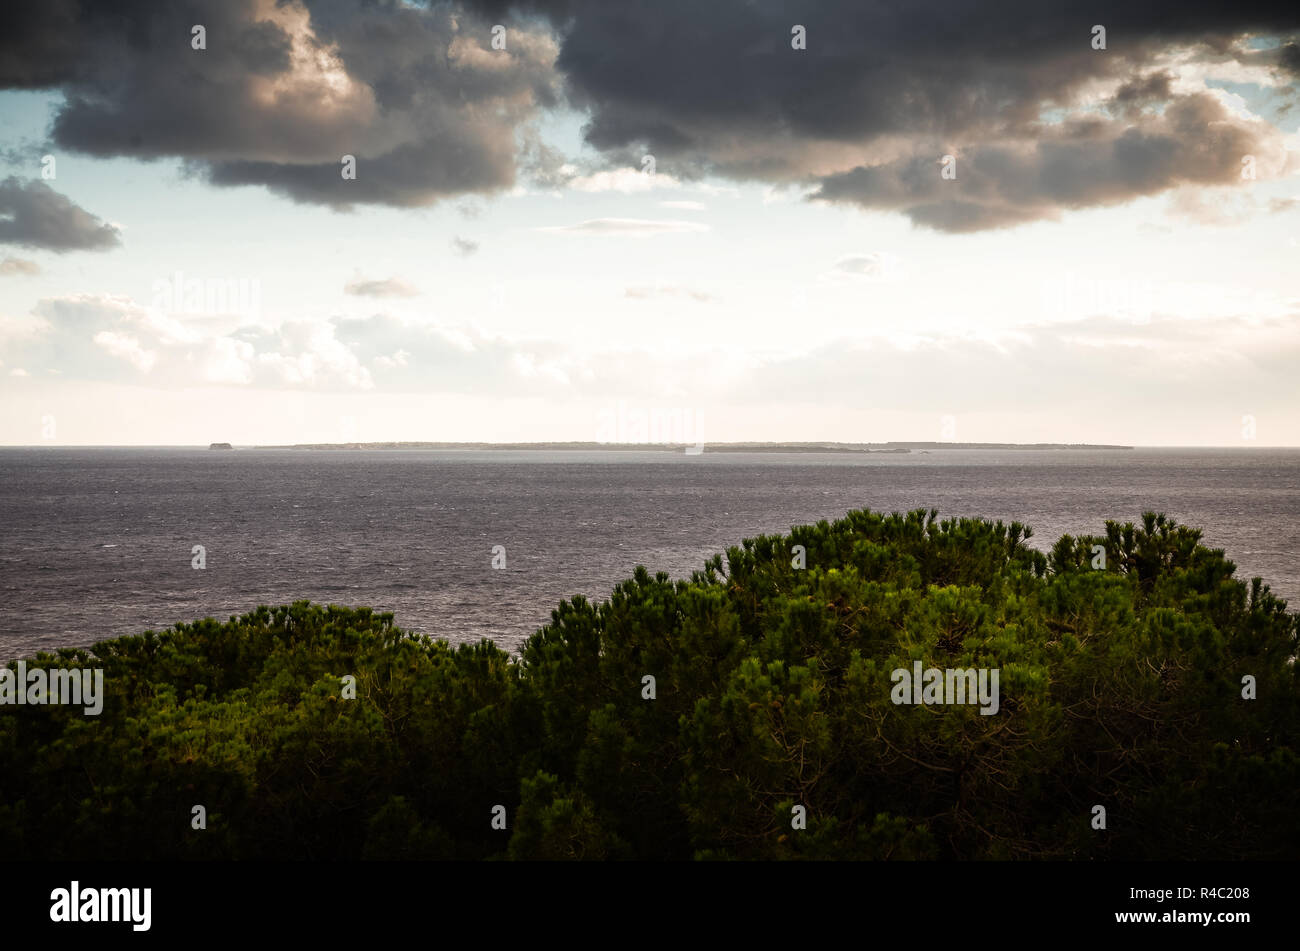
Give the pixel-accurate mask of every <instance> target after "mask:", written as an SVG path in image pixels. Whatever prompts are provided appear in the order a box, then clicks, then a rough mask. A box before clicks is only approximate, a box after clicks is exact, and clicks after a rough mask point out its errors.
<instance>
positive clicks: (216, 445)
mask: <svg viewBox="0 0 1300 951" xmlns="http://www.w3.org/2000/svg"><path fill="white" fill-rule="evenodd" d="M208 448H209V449H234V448H235V447H234V446H232V445H230V443H228V442H214V443H213V444H212V445H210V446H209V447H208Z"/></svg>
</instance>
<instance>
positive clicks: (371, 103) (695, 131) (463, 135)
mask: <svg viewBox="0 0 1300 951" xmlns="http://www.w3.org/2000/svg"><path fill="white" fill-rule="evenodd" d="M195 22H202V23H204V24H205V25H206V26H207V28H208V44H207V49H206V50H205V51H202V52H197V51H194V50H191V49H190V43H189V37H190V26H191V24H193V23H195ZM497 23H500V24H503V25H505V26H506V27H507V49H506V50H504V51H498V50H492V49H491V42H490V41H491V33H490V31H491V27H492V25H494V24H497ZM795 24H799V25H801V26H803V27H805V28H806V30H807V48H806V49H805V50H794V49H792V48H791V42H790V41H791V28H792V27H793V26H794V25H795ZM1095 24H1100V25H1103V26H1104V27H1105V28H1106V30H1107V36H1106V40H1107V44H1106V49H1105V50H1101V51H1099V50H1094V49H1093V48H1092V46H1091V40H1092V28H1093V26H1094V25H1095ZM1298 30H1300V6H1298V5H1296V4H1294V3H1287V4H1268V3H1260V2H1251V0H1246V2H1242V3H1235V4H1223V3H1221V2H1217V0H1216V2H1209V0H1197V2H1190V3H1187V2H1182V3H1172V2H1167V0H1166V2H1153V0H1137V2H1134V0H1089V2H1087V3H1084V2H1082V0H1071V2H1066V3H1065V4H1063V5H1061V4H1043V3H1041V2H1039V0H1010V2H1004V3H999V4H996V5H993V4H988V3H982V2H975V0H912V2H908V3H892V4H881V3H862V2H860V0H809V2H804V3H799V4H786V3H776V2H755V0H715V2H710V3H707V4H703V3H699V2H698V0H661V2H655V3H609V2H604V0H555V2H548V0H538V2H531V3H507V2H500V0H488V2H462V3H450V4H449V3H438V4H432V5H430V6H428V7H427V8H425V7H416V6H414V5H407V4H405V3H401V2H373V3H367V4H357V3H354V2H351V0H305V3H302V4H299V3H273V2H272V0H231V2H220V3H218V2H216V0H200V2H195V3H190V4H184V5H178V4H165V5H155V4H144V3H125V2H91V0H48V2H46V3H42V4H29V5H24V6H23V9H22V10H21V11H18V12H16V13H15V14H14V15H13V16H12V17H11V19H10V21H9V22H7V23H6V30H5V34H4V36H3V37H2V38H0V88H2V87H4V86H9V87H20V88H38V87H57V88H60V89H61V90H62V91H63V93H64V94H65V97H66V104H65V105H64V107H63V108H62V110H61V111H60V112H59V114H58V116H57V118H56V121H55V122H54V126H53V133H54V137H55V140H56V142H57V144H59V145H62V146H64V147H68V148H74V149H79V150H81V151H85V152H90V153H93V154H100V155H136V156H139V157H142V158H151V157H157V156H163V155H167V156H182V157H184V158H187V159H190V160H192V161H193V162H194V163H195V165H196V167H198V168H199V169H200V170H201V171H202V172H203V173H204V174H206V175H208V176H209V177H210V180H211V181H212V182H214V183H215V184H218V185H245V184H248V185H256V184H262V185H266V186H268V187H270V188H272V189H273V190H276V191H279V192H281V193H283V194H286V195H288V196H290V197H291V198H294V199H295V200H299V201H305V202H313V203H323V204H328V205H333V206H336V207H345V206H348V205H352V204H359V203H383V204H389V205H397V206H404V207H405V206H418V205H423V204H428V203H430V202H433V201H436V200H438V199H440V198H444V197H448V196H453V195H459V194H465V193H470V192H478V193H484V194H486V193H491V192H493V191H496V190H500V189H502V188H505V187H508V186H509V185H512V184H513V183H514V181H515V178H516V177H517V176H518V175H519V174H520V173H521V172H522V173H525V174H529V175H532V176H533V177H535V178H538V179H539V180H542V181H544V182H547V183H550V184H551V185H554V186H560V185H562V184H563V183H564V177H565V176H564V174H562V170H563V169H565V168H567V167H568V163H567V162H566V160H565V159H564V157H563V156H561V155H559V154H558V153H555V152H554V150H553V149H550V148H549V147H548V146H546V145H545V144H544V143H540V142H539V141H537V139H536V137H535V135H533V133H532V132H531V130H530V126H529V122H530V120H531V119H532V118H534V117H535V115H536V114H537V113H538V111H539V110H541V109H545V108H547V107H549V106H552V105H554V104H556V103H558V102H559V101H560V100H561V97H562V96H563V98H564V99H566V100H567V101H568V102H569V103H571V104H573V105H575V106H577V107H579V108H581V109H583V110H585V111H586V112H587V114H588V116H589V121H588V123H587V125H586V127H585V129H584V134H585V137H586V139H587V141H588V142H589V143H590V144H592V145H593V146H595V147H597V148H598V149H600V150H602V152H603V153H604V154H605V156H606V158H607V159H608V160H609V161H610V162H611V163H625V164H632V165H634V166H635V165H638V164H639V161H640V157H641V154H642V153H643V152H645V151H649V152H650V153H652V154H654V155H655V156H656V159H657V162H658V168H659V170H660V171H661V172H665V173H669V174H672V175H673V176H674V177H676V178H678V179H689V178H692V177H698V176H701V175H705V174H714V175H721V176H725V177H731V178H734V179H752V180H759V181H764V182H773V183H802V184H805V185H809V186H813V187H814V188H818V186H820V187H819V189H818V190H817V192H816V197H817V198H819V199H821V200H823V201H837V202H846V203H851V204H857V205H862V206H865V207H872V208H885V209H898V210H901V211H903V212H904V213H906V214H908V215H909V216H910V217H911V218H912V220H913V221H916V222H917V223H920V224H925V225H928V226H931V227H935V228H939V229H943V230H951V231H963V230H977V229H981V228H985V227H998V226H1001V225H1008V224H1016V223H1020V222H1025V221H1032V220H1036V219H1039V218H1044V217H1053V216H1055V215H1057V214H1059V213H1060V212H1061V211H1062V210H1064V209H1067V208H1079V207H1087V206H1090V205H1094V204H1107V203H1111V202H1118V201H1123V200H1126V199H1129V198H1133V197H1137V196H1140V195H1148V194H1154V193H1157V192H1160V191H1162V190H1165V189H1168V188H1172V187H1175V186H1177V185H1179V184H1188V183H1193V184H1194V183H1210V182H1219V181H1222V180H1223V178H1222V176H1223V175H1225V174H1226V169H1227V163H1228V159H1229V158H1233V156H1231V155H1230V150H1232V149H1240V150H1242V151H1240V152H1238V154H1237V156H1235V158H1237V159H1239V158H1240V155H1241V154H1243V153H1252V154H1258V153H1262V152H1264V151H1266V150H1268V149H1271V148H1274V147H1275V146H1277V144H1278V143H1277V138H1276V136H1274V135H1273V133H1274V132H1275V130H1273V129H1271V127H1268V126H1267V125H1265V124H1262V123H1249V122H1246V121H1244V120H1241V119H1239V118H1237V117H1235V116H1226V115H1224V114H1223V113H1222V110H1220V111H1219V112H1216V111H1215V110H1214V109H1212V108H1210V106H1209V105H1207V104H1206V103H1205V102H1204V101H1203V100H1202V99H1201V98H1200V97H1196V96H1192V95H1190V94H1189V92H1188V90H1187V89H1185V88H1184V89H1182V90H1181V92H1178V91H1176V87H1175V80H1176V79H1177V76H1176V75H1175V74H1174V73H1171V72H1170V67H1169V65H1168V63H1167V62H1165V61H1162V59H1161V54H1164V53H1167V52H1168V51H1170V50H1171V49H1173V48H1175V47H1177V48H1180V49H1182V50H1184V51H1190V55H1191V57H1192V59H1194V60H1195V59H1199V60H1201V61H1204V62H1218V63H1223V62H1225V61H1235V62H1236V63H1238V64H1240V65H1241V66H1243V67H1248V66H1254V67H1260V66H1262V67H1266V68H1267V69H1269V70H1272V71H1273V72H1274V73H1275V74H1276V75H1279V76H1284V75H1287V74H1288V73H1289V75H1291V76H1292V77H1294V76H1295V75H1296V67H1297V62H1298V59H1300V54H1297V53H1296V48H1297V47H1296V45H1295V40H1296V35H1297V31H1298ZM1249 35H1267V36H1270V37H1274V38H1276V39H1277V40H1278V42H1279V44H1280V45H1278V46H1276V47H1274V48H1272V49H1252V48H1249V47H1247V46H1245V45H1244V44H1243V43H1242V40H1243V38H1244V37H1246V36H1249ZM1084 107H1087V108H1088V109H1089V110H1090V113H1089V116H1090V117H1089V118H1086V119H1085V118H1082V117H1081V114H1080V113H1079V110H1080V109H1082V108H1084ZM1171 110H1181V111H1182V113H1183V114H1184V115H1190V116H1193V117H1194V118H1196V119H1197V120H1198V121H1201V122H1202V124H1201V125H1200V126H1199V127H1196V128H1176V129H1175V128H1171V127H1170V123H1169V122H1168V121H1167V120H1166V118H1165V115H1164V114H1165V113H1166V112H1168V111H1171ZM1048 117H1051V118H1048ZM1225 125H1226V128H1224V127H1223V126H1225ZM945 153H952V154H957V155H958V156H959V158H961V159H964V160H965V161H964V162H963V166H962V170H963V171H965V172H968V173H969V174H968V175H967V176H966V177H962V176H960V175H959V178H958V180H957V181H956V182H951V183H943V184H947V185H951V186H953V187H950V188H947V189H945V190H943V191H937V190H936V189H937V187H938V183H939V182H940V180H939V179H938V177H937V171H936V169H935V168H934V167H933V165H932V164H931V163H933V162H934V161H935V160H937V158H938V157H939V156H940V155H942V154H945ZM343 155H355V156H356V157H357V160H358V168H357V177H356V180H355V181H345V180H343V179H342V177H341V175H340V166H339V163H340V159H341V157H342V156H343ZM931 173H934V174H933V175H932V174H931ZM927 177H928V178H932V179H933V180H932V181H926V180H925V179H927Z"/></svg>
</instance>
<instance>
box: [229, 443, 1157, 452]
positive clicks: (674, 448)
mask: <svg viewBox="0 0 1300 951" xmlns="http://www.w3.org/2000/svg"><path fill="white" fill-rule="evenodd" d="M220 446H224V447H225V448H227V449H229V448H230V446H229V444H228V443H213V444H212V448H213V449H216V448H218V447H220ZM253 448H255V449H501V450H553V451H554V450H578V449H587V450H603V451H607V452H610V451H612V452H683V451H684V450H686V449H688V448H695V447H694V446H692V445H690V444H687V443H606V442H344V443H296V444H294V445H291V446H255V447H253ZM1132 448H1133V447H1132V446H1109V445H1097V444H1093V443H1055V442H1038V443H1010V442H879V443H861V442H725V443H708V444H707V445H706V446H705V450H706V451H708V452H855V453H907V452H912V451H914V450H923V451H927V452H928V451H929V450H932V449H1132Z"/></svg>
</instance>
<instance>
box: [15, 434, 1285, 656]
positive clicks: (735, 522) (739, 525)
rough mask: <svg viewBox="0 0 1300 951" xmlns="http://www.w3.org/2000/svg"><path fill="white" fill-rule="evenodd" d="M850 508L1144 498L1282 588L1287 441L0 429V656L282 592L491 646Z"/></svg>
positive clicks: (1069, 522)
mask: <svg viewBox="0 0 1300 951" xmlns="http://www.w3.org/2000/svg"><path fill="white" fill-rule="evenodd" d="M856 508H871V509H875V510H881V511H887V512H888V511H907V510H910V509H915V508H927V509H928V508H937V509H938V510H939V512H940V515H941V517H946V516H957V515H971V516H981V517H985V518H990V519H1001V520H1003V521H1007V522H1009V521H1013V520H1015V521H1020V522H1023V523H1026V524H1028V525H1030V526H1031V527H1032V528H1033V529H1034V532H1035V535H1034V537H1033V538H1032V539H1031V541H1030V544H1032V545H1034V546H1036V547H1038V548H1040V549H1043V550H1046V549H1047V548H1049V547H1050V546H1051V544H1052V543H1053V542H1054V541H1055V540H1056V539H1057V538H1058V537H1059V536H1060V535H1061V534H1063V533H1067V532H1068V533H1071V534H1080V533H1089V532H1101V531H1102V530H1103V526H1104V523H1105V521H1106V519H1108V518H1113V519H1117V520H1120V521H1138V520H1140V517H1141V514H1142V512H1143V511H1146V510H1155V511H1162V512H1165V513H1166V514H1168V515H1170V516H1172V517H1173V518H1175V519H1176V520H1178V521H1179V522H1182V523H1184V524H1188V525H1193V526H1197V527H1200V528H1202V529H1203V530H1204V538H1203V541H1204V542H1205V543H1206V544H1208V545H1210V546H1211V547H1214V548H1222V549H1224V550H1225V551H1226V553H1227V555H1228V557H1229V558H1231V559H1232V560H1233V561H1234V562H1235V563H1236V564H1237V567H1238V575H1239V576H1241V577H1244V578H1250V577H1251V576H1254V575H1259V576H1261V577H1263V579H1264V581H1265V582H1266V583H1267V584H1268V585H1269V586H1270V587H1271V588H1272V590H1273V592H1274V593H1275V594H1278V595H1279V596H1281V597H1284V598H1286V599H1288V601H1289V602H1291V604H1292V605H1293V606H1300V567H1298V566H1300V557H1298V556H1300V450H1285V449H1283V450H1275V449H1257V450H1245V449H1243V450H1230V449H1223V450H1206V449H1194V450H1191V449H1188V450H1182V449H1137V450H1128V451H1125V450H1087V451H1084V450H1070V451H1050V450H1043V451H1031V450H935V451H931V452H929V453H926V454H922V453H919V452H912V453H910V454H907V455H849V454H839V453H835V454H793V453H792V454H755V453H721V452H714V453H710V452H708V451H706V452H705V453H704V454H702V455H699V456H685V455H676V454H667V453H657V452H626V451H617V452H598V451H569V452H523V451H520V452H504V451H495V452H493V451H410V450H390V451H381V450H375V451H323V452H322V451H317V452H313V451H302V450H235V451H233V452H217V451H209V450H207V449H174V448H166V449H136V448H131V449H74V448H12V449H0V659H4V660H8V659H12V658H15V657H20V656H29V655H30V654H32V653H33V652H35V651H36V650H38V649H47V650H48V649H53V648H55V647H60V646H74V645H88V644H91V643H93V642H95V641H97V640H101V639H104V638H107V637H115V636H118V635H122V634H132V633H140V632H142V631H144V630H146V629H149V628H152V629H155V630H158V629H162V628H167V627H171V626H172V625H173V624H175V623H177V622H179V621H191V620H194V619H196V618H201V617H205V616H211V617H217V618H222V619H224V618H227V617H229V616H231V615H234V614H240V613H243V612H245V611H248V610H251V609H252V608H255V607H256V606H257V605H259V604H281V603H287V602H291V601H294V600H297V599H301V598H308V599H311V600H313V601H320V602H328V603H335V604H348V605H361V604H364V605H370V606H372V607H374V608H376V609H377V610H383V611H393V612H394V613H395V614H396V622H397V623H398V624H399V625H400V626H402V627H404V628H407V629H409V630H413V631H419V632H423V633H428V634H432V635H434V636H437V637H443V638H446V639H448V640H450V641H452V642H460V641H473V640H477V639H479V638H481V637H490V638H492V639H493V640H495V641H496V642H497V643H498V644H500V645H501V646H502V647H505V648H507V649H513V648H515V647H517V646H518V645H519V644H520V642H522V641H523V639H525V638H526V637H527V636H528V635H530V634H531V633H532V632H533V631H535V630H536V629H537V628H538V627H539V626H541V625H542V624H544V623H546V622H547V621H548V620H549V618H550V612H551V610H552V609H553V608H554V607H555V606H556V604H557V603H558V602H559V601H560V600H561V599H564V598H568V597H570V596H572V595H575V594H583V595H586V596H587V597H589V598H593V599H601V598H604V597H606V596H607V595H608V593H609V590H610V588H611V587H612V586H613V585H614V584H616V583H617V582H619V581H621V580H622V579H624V578H626V577H628V576H629V575H630V574H631V573H632V571H633V569H634V568H635V567H636V566H637V565H645V566H646V567H647V568H649V569H650V570H651V572H654V571H666V572H668V573H669V574H671V575H672V576H673V577H684V576H688V575H689V574H690V572H691V571H692V570H694V569H696V568H699V567H700V566H701V565H702V564H703V562H704V561H705V559H707V558H708V557H709V556H711V555H712V554H714V553H716V552H720V551H724V550H725V549H726V548H727V547H728V546H730V545H734V544H738V543H739V541H740V540H741V539H742V538H747V537H752V536H755V535H758V534H763V533H775V532H784V531H788V530H789V528H790V526H792V525H798V524H804V523H809V522H816V521H818V520H820V519H835V518H838V517H840V516H842V515H843V514H844V513H845V512H847V511H849V510H850V509H856ZM195 545H202V546H204V548H205V549H206V568H205V569H203V570H195V569H194V568H193V567H192V565H191V561H192V558H193V555H192V554H191V552H192V549H193V546H195ZM496 545H502V546H504V547H505V555H506V568H505V570H494V569H493V568H492V558H493V547H494V546H496Z"/></svg>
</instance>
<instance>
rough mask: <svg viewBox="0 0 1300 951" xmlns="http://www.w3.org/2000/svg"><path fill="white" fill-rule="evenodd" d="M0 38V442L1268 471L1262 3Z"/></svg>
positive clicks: (1293, 133)
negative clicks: (810, 448) (965, 453)
mask: <svg viewBox="0 0 1300 951" xmlns="http://www.w3.org/2000/svg"><path fill="white" fill-rule="evenodd" d="M6 16H7V20H6V24H5V29H4V32H3V34H2V35H0V444H4V445H95V444H104V445H205V444H207V443H209V442H213V441H224V442H231V443H234V444H236V445H253V444H282V443H297V442H346V441H388V440H432V441H555V440H582V441H602V442H611V441H624V442H629V441H646V440H647V439H653V440H655V441H660V440H662V441H671V442H689V443H696V442H705V443H707V442H710V441H712V442H727V441H749V440H757V441H815V440H838V441H847V442H882V441H888V440H955V441H996V442H1065V443H1071V442H1094V443H1119V444H1131V445H1152V446H1159V445H1179V446H1191V445H1212V446H1244V447H1251V446H1300V373H1297V371H1296V368H1297V365H1298V363H1300V360H1298V359H1297V358H1300V177H1298V176H1300V108H1297V100H1298V98H1300V46H1297V37H1300V7H1297V6H1296V5H1295V4H1277V5H1270V4H1255V3H1249V2H1246V3H1238V4H1234V5H1225V4H1209V3H1204V4H1203V3H1177V4H1174V3H1150V2H1136V3H1134V2H1127V0H1126V2H1123V3H1120V2H1109V0H1096V2H1089V3H1087V4H1082V3H1065V4H1063V5H1044V4H1040V3H1034V2H1029V0H1016V2H1009V3H1001V4H988V3H979V4H977V3H965V2H962V3H957V2H939V0H914V2H909V3H862V2H860V0H852V2H850V0H824V2H808V3H798V2H781V3H765V2H744V0H736V2H732V0H719V2H716V3H710V4H707V5H701V4H698V3H695V2H676V0H663V2H655V3H631V2H628V3H610V2H598V0H557V2H530V3H523V4H515V3H508V2H488V3H473V2H463V3H439V4H413V3H404V2H391V3H386V2H376V3H370V4H358V3H352V2H343V0H321V2H317V0H293V2H288V3H276V2H274V0H222V2H216V0H212V2H208V0H199V2H185V3H179V4H167V5H165V6H164V5H157V4H150V3H132V2H115V0H100V2H95V0H49V2H44V3H41V4H27V5H24V6H23V9H21V10H17V11H14V12H12V13H11V14H7V15H6ZM200 27H201V29H198V28H200ZM353 173H355V174H353Z"/></svg>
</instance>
